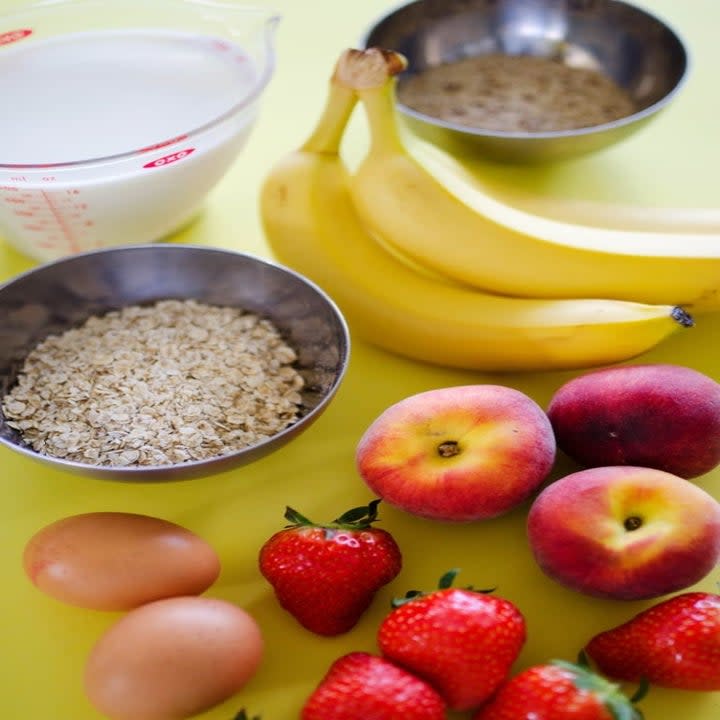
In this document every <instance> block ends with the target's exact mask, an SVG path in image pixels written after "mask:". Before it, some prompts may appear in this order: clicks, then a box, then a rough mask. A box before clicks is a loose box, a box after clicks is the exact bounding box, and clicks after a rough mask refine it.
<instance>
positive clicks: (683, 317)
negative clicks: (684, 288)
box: [670, 305, 695, 327]
mask: <svg viewBox="0 0 720 720" xmlns="http://www.w3.org/2000/svg"><path fill="white" fill-rule="evenodd" d="M670 316H671V317H672V319H673V320H675V321H676V322H678V323H679V324H680V325H682V326H683V327H692V326H693V325H694V324H695V321H694V320H693V318H692V315H690V313H689V312H687V310H683V309H682V308H681V307H680V306H679V305H676V306H675V307H674V308H673V309H672V311H671V312H670Z"/></svg>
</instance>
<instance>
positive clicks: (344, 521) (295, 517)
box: [285, 499, 380, 531]
mask: <svg viewBox="0 0 720 720" xmlns="http://www.w3.org/2000/svg"><path fill="white" fill-rule="evenodd" d="M379 504H380V499H376V500H371V501H370V502H369V503H368V504H367V505H361V506H360V507H354V508H351V509H350V510H348V511H347V512H344V513H343V514H342V515H340V517H337V518H335V519H334V520H332V521H331V522H329V523H315V522H313V521H312V520H309V519H308V518H306V517H305V516H304V515H302V514H301V513H299V512H298V511H297V510H295V509H294V508H291V507H290V506H289V505H288V506H287V507H286V508H285V519H286V520H287V521H288V522H289V523H290V524H289V525H286V526H285V527H286V528H294V527H319V528H324V529H325V530H356V531H357V530H367V529H368V528H369V527H371V526H372V524H373V523H374V522H376V521H377V519H378V511H377V508H378V505H379Z"/></svg>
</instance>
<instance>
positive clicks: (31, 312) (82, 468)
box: [0, 244, 350, 482]
mask: <svg viewBox="0 0 720 720" xmlns="http://www.w3.org/2000/svg"><path fill="white" fill-rule="evenodd" d="M166 298H174V299H189V298H193V299H195V300H198V301H200V302H204V303H208V304H212V305H222V306H233V307H240V308H243V309H245V310H248V311H251V312H254V313H256V314H258V315H261V316H264V317H266V318H268V319H269V320H271V321H272V322H273V323H274V324H275V326H276V327H277V328H278V329H279V330H280V331H281V333H282V334H283V336H284V338H285V339H286V341H287V342H288V344H290V345H291V346H292V347H293V348H294V349H295V350H296V352H297V354H298V361H297V369H298V371H299V372H300V373H301V374H302V375H303V377H304V379H305V388H304V390H303V392H302V400H303V401H302V407H301V412H300V415H301V417H300V419H299V420H298V421H297V422H295V423H294V424H293V425H291V426H289V427H288V428H286V429H285V430H283V431H281V432H279V433H277V434H276V435H275V436H274V437H272V438H270V439H269V440H266V441H263V442H260V443H258V444H256V445H253V446H250V447H247V448H246V449H243V450H241V451H238V452H234V453H232V454H228V455H223V456H218V457H215V458H210V459H207V460H199V461H191V462H186V463H182V464H176V465H159V466H129V467H106V466H97V465H90V464H85V463H80V462H74V461H68V460H64V459H58V458H54V457H50V456H47V455H44V454H40V453H38V452H36V451H35V450H33V449H32V448H30V447H29V446H28V445H27V444H26V443H25V442H24V441H23V439H22V437H21V436H20V434H19V433H18V432H17V431H16V430H14V429H13V428H11V427H9V426H8V424H7V422H6V419H5V417H3V416H2V412H0V444H2V445H4V446H5V447H7V448H10V449H12V450H14V451H17V452H19V453H22V454H23V455H25V456H26V457H28V458H32V459H33V460H38V461H41V462H43V463H46V464H48V465H50V466H52V467H55V468H56V469H60V470H65V471H69V472H75V473H80V474H83V475H88V476H91V477H96V478H100V479H106V480H121V481H131V482H149V481H165V480H179V479H188V478H191V477H199V476H202V475H210V474H213V473H216V472H220V471H224V470H228V469H230V468H233V467H237V466H240V465H243V464H246V463H249V462H251V461H253V460H256V459H258V458H261V457H263V456H265V455H268V454H269V453H271V452H273V451H275V450H277V449H278V448H280V447H281V446H282V445H284V444H285V443H287V442H289V441H290V440H292V439H293V438H295V437H297V436H298V435H299V434H300V433H301V432H303V431H304V430H306V429H307V428H308V427H309V426H310V424H311V423H312V422H313V421H315V420H316V419H317V418H318V416H319V415H320V414H321V413H322V412H323V411H324V410H325V408H326V407H327V406H328V403H329V402H330V401H331V399H332V398H333V396H334V395H335V392H336V391H337V389H338V387H339V385H340V383H341V381H342V379H343V376H344V374H345V371H346V368H347V363H348V357H349V350H350V341H349V335H348V329H347V325H346V323H345V320H344V319H343V317H342V315H341V313H340V311H339V310H338V308H337V307H336V306H335V304H334V303H333V302H332V300H331V299H330V298H329V297H328V296H327V295H326V294H325V293H324V292H323V291H322V290H320V288H318V287H317V286H316V285H314V284H313V283H311V282H310V281H308V280H307V279H305V278H304V277H303V276H301V275H299V274H298V273H296V272H294V271H292V270H289V269H287V268H284V267H282V266H279V265H276V264H273V263H270V262H267V261H264V260H262V259H260V258H256V257H253V256H250V255H246V254H242V253H239V252H231V251H227V250H220V249H213V248H208V247H200V246H193V245H172V244H165V245H163V244H157V245H156V244H153V245H136V246H127V247H117V248H109V249H104V250H98V251H91V252H87V253H82V254H78V255H73V256H69V257H67V258H64V259H61V260H57V261H54V262H52V263H48V264H45V265H41V266H39V267H37V268H35V269H33V270H30V271H29V272H26V273H24V274H22V275H19V276H18V277H16V278H14V279H12V280H10V281H9V282H7V283H6V284H4V285H3V286H1V287H0V395H2V396H4V395H5V394H6V393H7V392H8V390H9V388H11V387H12V385H13V383H14V382H15V380H16V378H17V374H18V370H19V367H20V365H21V363H22V361H23V360H24V358H25V357H26V355H27V354H28V352H29V351H30V350H31V349H32V348H34V347H35V346H36V345H37V344H38V343H39V342H40V341H41V340H42V339H44V338H45V337H46V336H48V335H50V334H53V333H56V334H57V333H62V332H63V331H65V330H67V329H69V328H71V327H74V326H77V325H79V324H80V323H82V322H83V321H84V320H86V319H87V318H88V317H89V316H91V315H99V314H102V313H104V312H107V311H109V310H113V309H117V308H120V307H124V306H127V305H137V304H143V303H150V302H154V301H156V300H160V299H166Z"/></svg>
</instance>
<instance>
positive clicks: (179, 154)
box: [143, 148, 195, 168]
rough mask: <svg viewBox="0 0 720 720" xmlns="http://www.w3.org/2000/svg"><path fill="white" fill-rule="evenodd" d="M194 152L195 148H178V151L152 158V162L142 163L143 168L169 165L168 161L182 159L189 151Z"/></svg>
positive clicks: (172, 161)
mask: <svg viewBox="0 0 720 720" xmlns="http://www.w3.org/2000/svg"><path fill="white" fill-rule="evenodd" d="M193 152H195V148H187V149H185V150H179V151H178V152H175V153H172V154H171V155H164V156H163V157H161V158H158V159H157V160H153V161H152V162H149V163H146V164H145V165H143V167H144V168H156V167H163V165H169V164H170V163H174V162H177V161H178V160H182V159H183V158H186V157H187V156H188V155H190V153H193Z"/></svg>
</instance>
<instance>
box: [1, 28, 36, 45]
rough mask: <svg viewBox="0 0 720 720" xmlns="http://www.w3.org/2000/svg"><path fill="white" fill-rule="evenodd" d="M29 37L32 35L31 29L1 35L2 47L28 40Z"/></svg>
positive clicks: (21, 29)
mask: <svg viewBox="0 0 720 720" xmlns="http://www.w3.org/2000/svg"><path fill="white" fill-rule="evenodd" d="M28 35H32V30H30V28H18V29H17V30H9V31H8V32H4V33H0V45H9V44H10V43H14V42H17V41H18V40H22V39H23V38H26V37H27V36H28Z"/></svg>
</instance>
